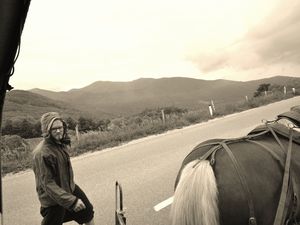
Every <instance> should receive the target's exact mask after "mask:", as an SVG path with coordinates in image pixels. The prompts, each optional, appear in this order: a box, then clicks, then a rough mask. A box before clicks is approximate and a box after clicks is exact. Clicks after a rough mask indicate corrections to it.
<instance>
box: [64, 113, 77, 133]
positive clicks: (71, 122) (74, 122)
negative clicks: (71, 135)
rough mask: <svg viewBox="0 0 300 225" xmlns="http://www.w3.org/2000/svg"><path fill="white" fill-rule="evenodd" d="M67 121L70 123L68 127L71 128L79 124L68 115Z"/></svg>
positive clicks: (73, 128)
mask: <svg viewBox="0 0 300 225" xmlns="http://www.w3.org/2000/svg"><path fill="white" fill-rule="evenodd" d="M66 123H67V125H68V129H70V130H75V127H76V125H77V122H76V121H75V120H74V119H73V118H72V117H70V116H69V117H68V118H67V119H66Z"/></svg>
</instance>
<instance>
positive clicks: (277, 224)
mask: <svg viewBox="0 0 300 225" xmlns="http://www.w3.org/2000/svg"><path fill="white" fill-rule="evenodd" d="M292 144H293V129H291V130H290V138H289V145H288V150H287V155H286V160H285V168H284V175H283V182H282V189H281V194H280V199H279V203H278V208H277V212H276V216H275V220H274V225H282V224H283V223H284V219H285V218H284V216H283V215H284V209H285V206H286V198H287V192H288V187H289V178H290V165H291V156H292Z"/></svg>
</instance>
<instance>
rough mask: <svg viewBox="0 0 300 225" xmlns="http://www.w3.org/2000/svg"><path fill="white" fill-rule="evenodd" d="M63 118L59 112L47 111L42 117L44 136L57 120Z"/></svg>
mask: <svg viewBox="0 0 300 225" xmlns="http://www.w3.org/2000/svg"><path fill="white" fill-rule="evenodd" d="M57 119H59V120H62V118H61V116H60V115H59V114H58V113H57V112H47V113H45V114H43V115H42V117H41V130H42V135H43V137H46V136H47V135H48V134H49V131H50V128H51V126H52V124H53V122H54V121H55V120H57Z"/></svg>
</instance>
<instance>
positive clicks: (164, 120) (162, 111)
mask: <svg viewBox="0 0 300 225" xmlns="http://www.w3.org/2000/svg"><path fill="white" fill-rule="evenodd" d="M161 117H162V121H163V124H165V123H166V118H165V112H164V110H163V109H162V110H161Z"/></svg>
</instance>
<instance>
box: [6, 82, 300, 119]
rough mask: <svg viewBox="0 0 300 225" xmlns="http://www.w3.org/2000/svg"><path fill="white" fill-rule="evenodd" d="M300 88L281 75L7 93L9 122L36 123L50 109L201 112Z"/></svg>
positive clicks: (106, 114)
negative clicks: (26, 119) (272, 88)
mask: <svg viewBox="0 0 300 225" xmlns="http://www.w3.org/2000/svg"><path fill="white" fill-rule="evenodd" d="M263 83H270V84H272V85H274V84H277V85H286V86H289V87H298V88H300V78H298V77H286V76H276V77H271V78H265V79H259V80H252V81H245V82H242V81H231V80H222V79H220V80H200V79H193V78H183V77H172V78H160V79H152V78H141V79H138V80H134V81H130V82H110V81H96V82H94V83H92V84H90V85H88V86H86V87H83V88H79V89H71V90H69V91H61V92H55V91H49V90H43V89H38V88H35V89H31V90H28V91H24V90H14V91H11V92H9V93H8V94H7V97H6V102H5V106H4V119H5V115H6V118H12V117H15V116H26V115H31V117H33V118H34V119H36V118H39V117H40V115H41V114H42V113H44V112H47V111H59V112H62V113H64V114H66V115H68V116H72V117H75V118H78V117H79V116H80V115H82V116H87V117H92V118H98V119H102V118H113V117H117V116H128V115H133V114H137V113H140V112H142V111H143V110H145V109H153V108H158V107H166V106H176V107H179V108H187V109H196V108H199V107H207V105H208V104H209V103H210V101H211V100H213V101H214V104H225V103H228V102H230V103H232V102H237V101H241V100H245V96H248V97H249V98H250V97H252V96H253V94H254V92H255V91H256V89H257V88H258V86H259V85H260V84H263Z"/></svg>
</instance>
